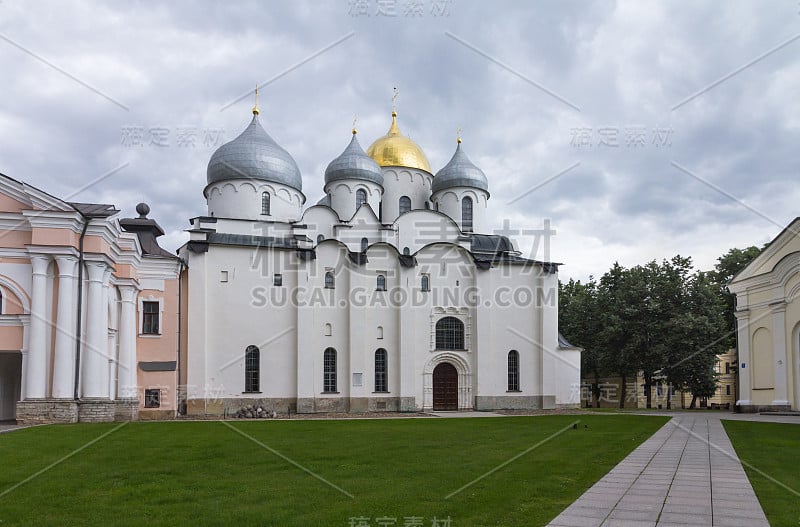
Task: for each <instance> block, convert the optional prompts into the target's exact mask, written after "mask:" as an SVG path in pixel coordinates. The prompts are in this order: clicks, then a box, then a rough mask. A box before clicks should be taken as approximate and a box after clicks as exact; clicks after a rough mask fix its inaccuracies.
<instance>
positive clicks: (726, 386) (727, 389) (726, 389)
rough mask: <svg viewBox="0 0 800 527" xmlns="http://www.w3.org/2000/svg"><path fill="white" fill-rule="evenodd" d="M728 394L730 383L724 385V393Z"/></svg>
mask: <svg viewBox="0 0 800 527" xmlns="http://www.w3.org/2000/svg"><path fill="white" fill-rule="evenodd" d="M730 394H731V385H730V384H726V385H725V395H730Z"/></svg>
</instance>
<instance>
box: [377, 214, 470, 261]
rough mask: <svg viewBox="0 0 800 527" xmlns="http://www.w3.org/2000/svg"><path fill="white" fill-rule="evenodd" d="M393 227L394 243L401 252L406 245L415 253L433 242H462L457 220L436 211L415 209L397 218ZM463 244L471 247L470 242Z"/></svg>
mask: <svg viewBox="0 0 800 527" xmlns="http://www.w3.org/2000/svg"><path fill="white" fill-rule="evenodd" d="M393 227H394V231H395V240H393V241H392V243H393V245H395V246H396V247H397V250H398V251H399V252H400V253H401V254H402V253H403V250H404V249H405V248H406V247H408V249H409V252H410V253H411V254H414V253H416V252H417V251H419V250H420V249H422V248H423V247H425V246H426V245H429V244H431V243H437V242H450V243H453V244H457V245H459V244H461V243H462V242H460V241H459V239H458V238H459V236H461V231H460V230H459V228H458V226H457V225H456V224H455V222H454V221H453V220H452V219H450V218H449V217H447V216H445V215H443V214H437V213H436V212H434V211H425V210H413V211H411V212H409V213H407V214H403V215H402V216H401V217H399V218H397V221H395V223H394V226H393ZM463 244H464V247H465V248H469V242H463ZM470 265H472V264H470Z"/></svg>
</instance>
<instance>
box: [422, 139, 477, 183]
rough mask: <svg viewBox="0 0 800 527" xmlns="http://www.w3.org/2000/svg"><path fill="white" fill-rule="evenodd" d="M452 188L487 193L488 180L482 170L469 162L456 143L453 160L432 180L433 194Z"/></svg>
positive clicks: (459, 144)
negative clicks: (467, 188)
mask: <svg viewBox="0 0 800 527" xmlns="http://www.w3.org/2000/svg"><path fill="white" fill-rule="evenodd" d="M453 187H472V188H479V189H481V190H485V191H486V192H487V193H488V192H489V180H488V179H486V174H484V173H483V170H481V169H480V168H478V167H477V166H475V165H474V164H473V163H472V161H470V160H469V157H467V154H465V153H464V150H463V149H462V148H461V141H459V142H458V146H457V147H456V153H455V154H453V158H452V159H450V162H449V163H447V164H446V165H445V166H444V167H443V168H442V169H441V170H440V171H438V172H437V173H436V175H435V176H434V178H433V186H432V190H433V192H437V191H439V190H444V189H448V188H453Z"/></svg>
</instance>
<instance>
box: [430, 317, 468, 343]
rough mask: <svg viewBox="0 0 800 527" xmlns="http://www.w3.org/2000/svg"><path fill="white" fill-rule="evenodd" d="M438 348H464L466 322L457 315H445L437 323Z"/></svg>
mask: <svg viewBox="0 0 800 527" xmlns="http://www.w3.org/2000/svg"><path fill="white" fill-rule="evenodd" d="M436 349H440V350H463V349H464V323H463V322H461V321H460V320H459V319H457V318H456V317H444V318H442V319H439V321H438V322H437V323H436Z"/></svg>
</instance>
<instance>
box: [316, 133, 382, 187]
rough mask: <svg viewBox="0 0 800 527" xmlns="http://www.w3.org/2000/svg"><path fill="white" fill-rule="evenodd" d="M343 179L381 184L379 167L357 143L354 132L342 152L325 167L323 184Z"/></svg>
mask: <svg viewBox="0 0 800 527" xmlns="http://www.w3.org/2000/svg"><path fill="white" fill-rule="evenodd" d="M343 179H360V180H362V181H370V182H372V183H375V184H377V185H380V186H383V173H382V172H381V167H380V166H379V165H378V163H376V162H375V161H374V160H373V159H372V158H371V157H369V156H368V155H367V154H366V152H364V150H363V149H362V148H361V145H360V144H358V139H356V132H355V130H354V131H353V139H352V140H351V141H350V144H349V145H347V148H345V149H344V152H342V153H341V155H340V156H339V157H337V158H336V159H334V160H333V161H331V162H330V164H329V165H328V168H326V169H325V184H326V185H327V184H328V183H331V182H333V181H341V180H343Z"/></svg>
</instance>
